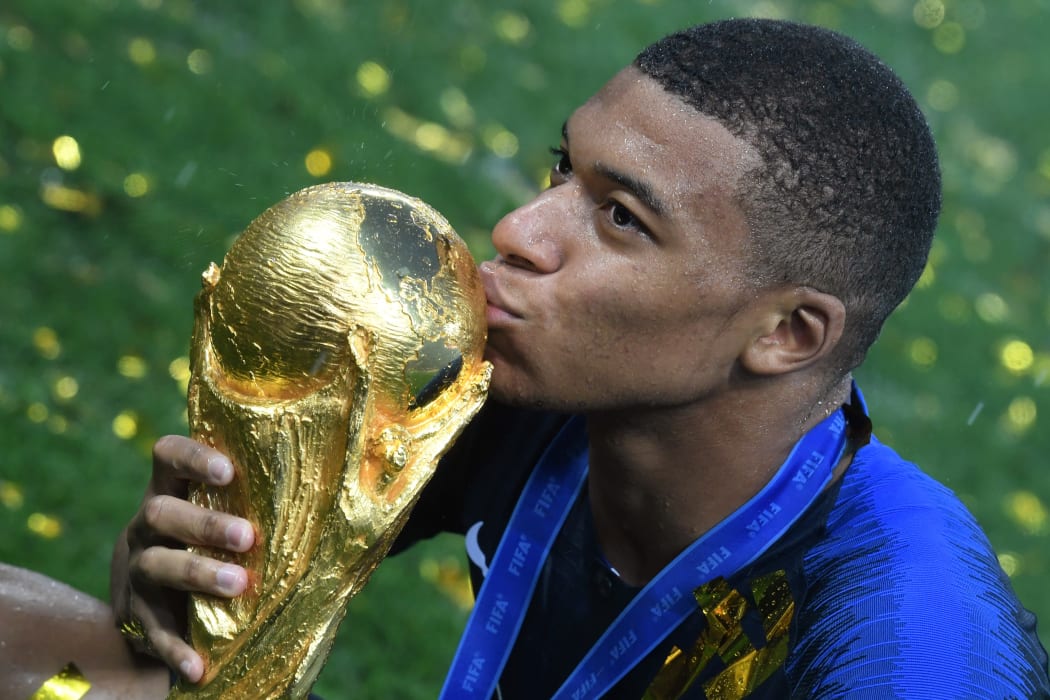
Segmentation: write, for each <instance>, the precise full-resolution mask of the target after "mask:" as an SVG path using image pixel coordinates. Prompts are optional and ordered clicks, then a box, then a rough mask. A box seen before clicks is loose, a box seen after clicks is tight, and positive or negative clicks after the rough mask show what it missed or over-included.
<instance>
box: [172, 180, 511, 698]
mask: <svg viewBox="0 0 1050 700" xmlns="http://www.w3.org/2000/svg"><path fill="white" fill-rule="evenodd" d="M484 309H485V296H484V292H483V290H482V288H481V283H480V280H479V278H478V274H477V269H476V267H475V265H474V262H473V259H472V258H471V255H470V253H469V251H468V250H467V248H466V246H465V244H464V243H463V242H462V240H460V238H459V237H458V236H457V235H456V233H455V232H454V231H453V230H452V228H451V227H450V226H449V224H448V223H447V222H446V221H445V220H444V218H442V217H441V216H440V215H439V214H438V213H437V212H436V211H434V210H433V209H432V208H430V207H429V206H427V205H426V204H424V203H423V202H421V201H420V200H418V199H415V198H412V197H409V196H407V195H405V194H402V193H400V192H397V191H394V190H389V189H385V188H381V187H377V186H374V185H365V184H357V183H330V184H325V185H318V186H315V187H310V188H307V189H305V190H302V191H300V192H297V193H295V194H293V195H291V196H290V197H288V198H287V199H285V200H283V201H282V202H280V203H278V204H276V205H275V206H273V207H271V208H270V209H269V210H267V211H266V212H264V213H263V214H262V215H261V216H259V217H258V218H257V219H256V220H255V221H253V222H252V223H251V224H250V225H249V226H248V228H247V229H246V230H245V231H244V233H242V234H241V236H240V237H239V238H238V239H237V240H236V241H235V242H234V244H233V246H232V247H231V248H230V250H229V252H228V253H227V255H226V257H225V259H224V261H223V265H222V268H221V269H220V268H219V267H217V266H215V265H214V264H213V265H211V266H210V267H209V268H208V270H207V271H206V272H205V273H204V276H203V289H202V290H201V292H200V294H199V295H198V297H197V300H196V304H195V323H194V333H193V349H192V357H191V363H192V376H191V380H190V388H189V398H188V403H189V420H190V431H191V434H192V435H193V437H194V438H196V439H197V440H199V441H201V442H203V443H206V444H208V445H211V446H213V447H216V448H217V449H219V450H221V451H223V452H225V453H226V454H227V455H229V456H230V459H231V460H232V461H233V463H234V466H235V470H236V476H235V478H234V480H233V482H232V483H231V484H230V485H229V486H226V487H208V486H202V487H197V488H196V489H195V490H194V491H193V492H192V493H191V500H193V501H194V502H195V503H198V504H200V505H204V506H207V507H209V508H215V509H217V510H222V511H225V512H229V513H235V514H237V515H240V516H243V517H245V518H247V519H249V520H250V521H251V522H252V523H253V524H254V526H255V528H256V531H257V538H256V539H257V542H256V545H255V546H254V547H253V548H252V549H251V550H250V551H249V552H246V553H244V554H240V555H236V554H230V553H226V552H219V551H212V550H207V551H205V552H204V553H206V554H208V555H209V556H212V557H215V558H219V559H223V560H226V561H234V562H236V563H238V564H240V565H242V566H245V567H246V568H247V569H248V570H249V572H250V585H249V590H248V591H247V592H246V593H245V594H244V595H243V596H240V597H238V598H236V599H233V600H225V599H218V598H213V597H210V596H203V595H196V596H193V597H192V599H191V603H190V624H189V626H190V637H191V641H192V643H193V645H194V647H195V648H196V649H197V650H198V651H200V652H201V654H202V655H203V656H204V659H205V675H204V678H203V679H202V681H201V684H200V685H198V686H193V685H191V684H180V685H179V686H177V687H176V688H174V689H173V690H172V692H171V694H170V695H169V698H190V697H192V698H252V699H253V700H256V699H263V698H285V697H291V698H299V697H305V696H306V695H307V694H308V692H309V689H310V686H311V685H312V684H313V681H314V679H315V678H316V676H317V674H318V673H319V671H320V669H321V667H322V665H323V663H324V660H325V658H326V657H327V654H328V651H329V649H330V648H331V644H332V640H333V637H334V635H335V631H336V628H337V627H338V625H339V622H340V621H341V620H342V618H343V615H344V613H345V609H346V605H347V603H348V602H349V599H350V598H351V597H352V596H353V595H354V594H355V593H356V592H357V591H358V590H360V588H361V587H362V586H363V585H364V583H365V582H366V581H367V579H368V577H369V576H370V575H371V573H372V571H373V570H374V569H375V567H376V566H377V565H378V564H379V562H380V560H381V559H382V558H383V557H384V556H385V555H386V553H387V551H388V550H389V547H390V545H391V543H392V542H393V540H394V538H395V537H396V536H397V534H398V532H399V531H400V530H401V528H402V526H403V525H404V523H405V520H406V519H407V517H408V514H409V511H410V510H411V507H412V506H413V505H414V503H415V502H416V500H417V498H418V496H419V494H420V491H421V489H422V488H423V486H424V485H425V484H426V483H427V481H428V480H429V479H430V476H431V475H432V474H433V471H434V468H435V466H436V464H437V461H438V459H439V458H440V456H441V455H442V454H443V453H444V452H445V451H446V450H447V449H448V448H449V446H450V445H451V443H452V442H453V441H454V440H455V438H456V437H457V436H458V435H459V433H460V432H461V431H462V429H463V428H464V427H465V426H466V424H467V423H468V422H469V421H470V419H471V418H472V417H473V416H474V415H475V414H476V413H477V411H478V410H479V409H480V408H481V405H482V403H483V402H484V400H485V396H486V392H487V389H488V383H489V377H490V375H491V366H490V365H489V364H488V363H487V362H484V361H483V360H482V353H483V351H484V344H485V334H486V329H485V321H484V318H485V316H484ZM202 551H203V550H202Z"/></svg>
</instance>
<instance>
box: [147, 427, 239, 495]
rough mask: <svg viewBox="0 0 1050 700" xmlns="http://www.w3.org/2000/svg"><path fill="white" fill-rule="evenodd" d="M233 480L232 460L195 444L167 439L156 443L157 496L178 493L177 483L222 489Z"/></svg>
mask: <svg viewBox="0 0 1050 700" xmlns="http://www.w3.org/2000/svg"><path fill="white" fill-rule="evenodd" d="M232 478H233V463H232V462H230V460H229V458H228V457H226V455H224V454H222V453H221V452H219V451H217V450H213V449H212V448H210V447H207V446H205V445H202V444H200V443H199V442H197V441H196V440H191V439H190V438H188V437H184V436H182V435H166V436H164V437H162V438H161V439H159V440H157V442H155V443H153V481H154V483H155V487H156V491H157V492H158V493H168V492H170V493H178V492H179V491H178V485H177V482H189V481H194V482H198V483H202V484H213V485H216V486H222V485H224V484H228V483H230V480H231V479H232ZM169 489H170V491H169Z"/></svg>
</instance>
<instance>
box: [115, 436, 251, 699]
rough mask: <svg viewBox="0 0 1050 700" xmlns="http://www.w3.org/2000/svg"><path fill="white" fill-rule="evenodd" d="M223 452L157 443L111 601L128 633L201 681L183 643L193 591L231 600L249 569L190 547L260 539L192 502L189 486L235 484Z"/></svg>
mask: <svg viewBox="0 0 1050 700" xmlns="http://www.w3.org/2000/svg"><path fill="white" fill-rule="evenodd" d="M233 474H234V469H233V464H232V463H231V462H230V460H229V459H227V458H226V457H225V456H224V455H223V454H221V453H219V452H216V451H215V450H213V449H210V448H208V447H205V446H204V445H201V444H200V443H198V442H196V441H194V440H191V439H190V438H187V437H181V436H177V435H169V436H167V437H163V438H161V439H160V440H158V441H157V442H156V444H154V446H153V476H152V477H151V479H150V483H149V486H148V488H147V490H146V494H145V497H144V498H143V500H142V504H141V506H140V507H139V510H138V512H137V513H136V514H135V517H134V518H132V520H131V522H130V523H128V526H127V528H126V529H125V531H124V533H123V534H122V536H121V537H120V538H119V539H118V541H117V544H116V547H115V548H114V551H113V562H112V567H111V575H110V598H111V600H112V603H113V608H114V611H115V612H116V615H117V619H118V620H120V621H121V622H122V623H123V625H124V629H125V630H127V629H134V630H137V631H141V634H142V637H141V639H137V640H136V639H135V638H136V637H137V636H138V634H137V632H133V633H131V634H127V633H126V634H125V636H127V637H129V638H130V639H132V640H133V644H134V645H135V646H137V647H138V650H139V651H142V652H146V653H150V654H153V655H154V656H157V657H158V658H160V659H161V660H162V661H163V662H164V663H166V664H167V665H168V666H169V667H171V668H174V669H178V670H179V672H180V673H181V674H182V675H183V676H184V677H185V678H186V679H188V680H190V681H193V682H197V681H198V680H200V678H201V675H202V674H203V673H204V662H203V661H202V660H201V657H200V656H199V655H198V654H197V653H196V652H195V651H194V650H193V648H192V647H191V646H190V645H188V644H187V643H186V642H185V641H183V633H184V630H185V626H186V621H185V617H186V592H187V591H191V592H199V593H208V594H211V595H216V596H223V597H228V598H232V597H234V596H237V595H240V594H241V593H243V592H244V590H245V588H246V586H247V584H248V575H247V572H246V571H245V570H244V569H243V568H241V567H239V566H236V565H234V564H227V563H224V562H219V561H216V560H214V559H209V558H207V557H203V556H200V555H198V554H192V553H190V552H188V551H186V549H185V547H186V546H187V545H206V546H209V547H216V548H219V549H226V550H229V551H231V552H245V551H247V550H248V549H250V548H251V547H252V545H253V544H254V542H255V532H254V529H253V528H252V525H251V523H249V522H248V521H247V520H244V519H243V518H238V517H235V516H232V515H228V514H225V513H220V512H216V511H213V510H208V509H205V508H200V507H198V506H195V505H193V504H191V503H189V502H188V501H187V500H186V494H187V491H188V486H189V483H190V482H197V483H204V484H212V485H216V486H223V485H225V484H228V483H229V482H230V480H231V479H233Z"/></svg>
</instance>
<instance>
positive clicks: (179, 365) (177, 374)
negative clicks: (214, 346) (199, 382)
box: [168, 357, 190, 382]
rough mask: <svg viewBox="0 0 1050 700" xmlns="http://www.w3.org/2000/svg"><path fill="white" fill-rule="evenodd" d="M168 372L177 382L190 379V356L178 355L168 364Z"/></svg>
mask: <svg viewBox="0 0 1050 700" xmlns="http://www.w3.org/2000/svg"><path fill="white" fill-rule="evenodd" d="M168 374H169V375H171V378H172V379H174V380H175V381H177V382H184V381H188V380H189V378H190V358H188V357H176V358H175V359H174V360H172V361H171V363H170V364H169V365H168Z"/></svg>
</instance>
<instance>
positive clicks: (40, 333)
mask: <svg viewBox="0 0 1050 700" xmlns="http://www.w3.org/2000/svg"><path fill="white" fill-rule="evenodd" d="M33 347H35V348H36V349H37V352H39V353H40V354H41V355H43V356H44V357H46V358H47V359H49V360H53V359H55V358H56V357H58V354H59V353H60V352H62V346H61V345H60V344H59V342H58V334H57V333H55V331H54V330H52V329H50V328H48V327H47V326H40V327H39V328H37V329H36V330H35V331H33Z"/></svg>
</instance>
